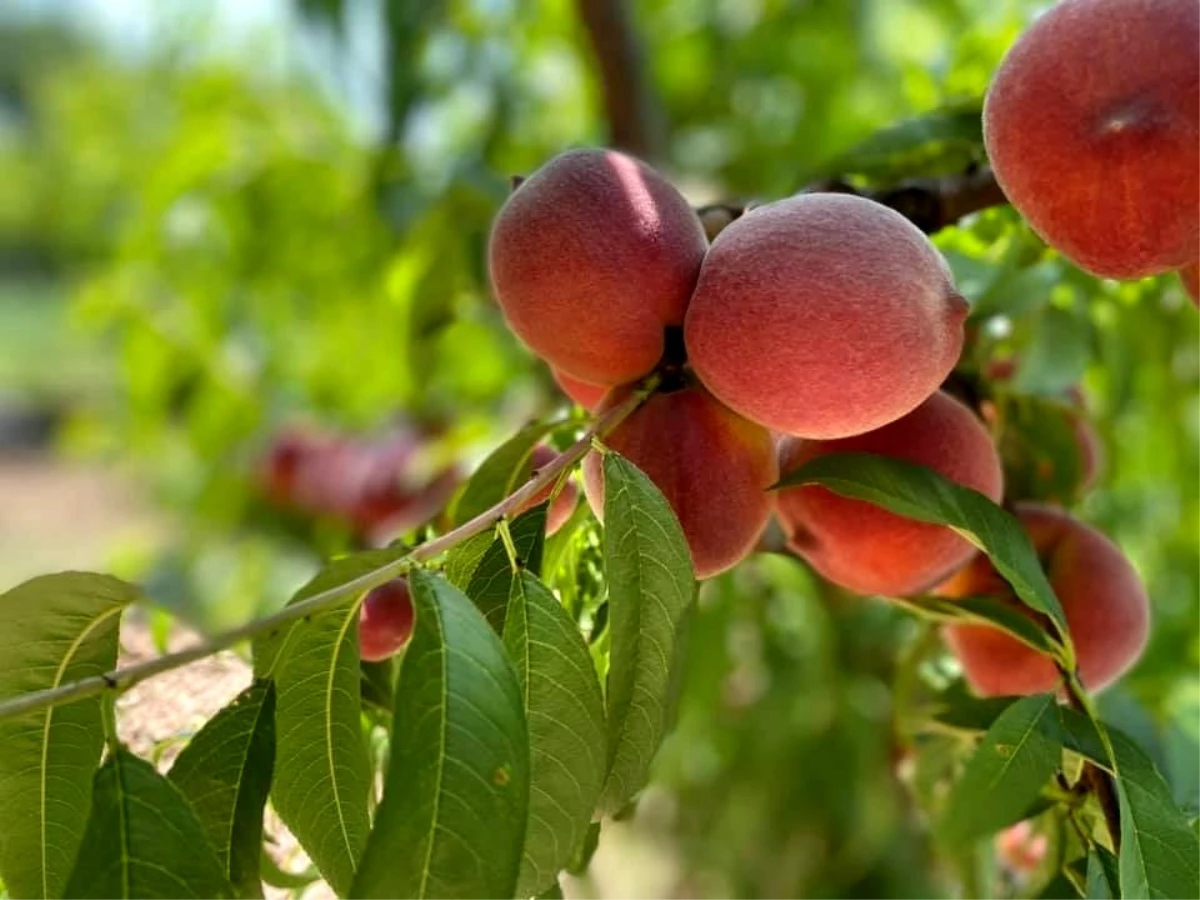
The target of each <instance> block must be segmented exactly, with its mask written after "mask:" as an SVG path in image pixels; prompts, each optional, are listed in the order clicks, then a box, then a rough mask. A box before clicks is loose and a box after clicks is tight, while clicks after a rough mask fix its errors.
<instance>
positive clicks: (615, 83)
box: [577, 0, 665, 160]
mask: <svg viewBox="0 0 1200 900" xmlns="http://www.w3.org/2000/svg"><path fill="white" fill-rule="evenodd" d="M577 8H578V10H579V19H580V21H581V22H582V23H583V28H584V31H585V32H586V33H587V37H588V41H589V42H590V43H591V45H592V53H593V54H594V55H595V57H596V63H597V65H598V67H599V70H600V84H601V88H602V90H603V93H604V111H605V115H606V117H607V118H608V127H609V132H610V135H609V137H610V140H611V141H612V144H613V146H614V147H618V148H620V149H622V150H627V151H629V152H630V153H633V154H634V155H636V156H640V157H643V158H644V159H648V160H655V159H657V158H659V157H660V156H661V155H662V153H661V151H662V143H663V136H664V132H665V128H664V120H663V113H662V109H661V107H660V106H659V104H658V103H657V101H656V98H655V94H654V90H653V88H652V86H651V85H650V82H649V79H648V78H647V77H646V67H645V64H644V62H643V60H644V54H643V53H642V47H641V42H640V41H639V40H638V36H637V32H636V31H635V29H634V26H633V21H632V19H633V17H632V15H631V13H630V10H629V5H628V3H627V2H626V0H578V3H577Z"/></svg>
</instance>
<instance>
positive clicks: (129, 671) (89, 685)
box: [0, 376, 657, 719]
mask: <svg viewBox="0 0 1200 900" xmlns="http://www.w3.org/2000/svg"><path fill="white" fill-rule="evenodd" d="M656 377H657V376H652V377H651V378H650V379H649V380H648V381H647V382H646V383H645V384H643V386H642V387H641V389H639V390H637V391H634V392H633V393H632V394H630V396H629V397H627V398H626V399H625V400H623V401H622V402H621V403H620V404H618V405H617V406H614V407H613V408H612V409H610V410H608V411H607V412H605V413H604V414H603V415H601V416H600V417H599V418H598V419H597V420H596V421H595V422H594V423H593V424H592V425H591V427H589V428H588V429H587V431H585V432H584V434H583V436H582V437H580V438H579V440H577V441H576V442H575V443H574V444H572V445H571V446H570V447H568V448H567V449H566V450H564V451H563V452H562V453H560V454H559V455H558V456H556V457H555V458H554V459H553V460H551V461H550V462H548V463H547V464H546V465H544V466H542V467H541V468H539V469H538V471H537V473H536V474H535V475H534V476H533V477H532V478H530V479H529V481H527V482H525V484H524V485H522V486H521V487H520V488H519V489H518V490H516V491H514V492H513V493H512V494H510V495H509V496H508V497H506V498H505V499H504V500H502V501H500V502H499V503H497V504H496V505H495V506H493V507H491V508H490V509H488V510H485V511H484V512H481V513H480V514H479V515H477V516H475V518H473V519H471V520H470V521H467V522H464V523H463V524H462V525H459V526H458V527H457V528H455V529H453V530H451V531H448V532H446V533H445V534H443V535H441V536H440V537H436V538H434V539H433V540H430V541H427V542H426V543H424V544H420V545H418V546H417V547H414V548H413V549H412V550H411V551H410V552H408V553H406V554H405V555H403V556H401V557H400V558H399V559H395V560H393V561H391V562H389V563H387V564H385V565H382V566H380V567H379V568H377V569H373V570H372V571H370V572H367V573H366V574H364V575H360V576H359V577H357V578H355V579H352V580H351V581H347V582H346V583H345V584H340V585H338V586H337V587H333V588H329V589H328V590H325V591H321V592H320V593H319V594H313V595H312V596H311V597H306V598H305V599H304V600H301V601H299V602H297V603H293V604H291V605H289V606H285V607H284V608H283V609H281V610H279V612H277V613H274V614H272V615H270V616H266V617H265V618H262V619H258V620H256V621H253V622H248V623H247V624H245V625H242V626H240V627H239V628H234V629H232V630H230V631H226V632H223V633H221V634H218V635H216V636H215V637H212V638H210V639H209V640H206V641H203V642H201V643H199V644H196V645H195V646H193V647H188V648H186V649H184V650H180V651H178V652H176V653H168V654H164V655H163V656H158V657H155V658H154V659H150V660H147V661H145V662H142V663H137V664H135V665H132V666H125V667H124V668H117V669H113V670H112V671H109V672H105V673H104V674H102V675H93V676H91V677H88V678H81V679H80V680H78V681H73V682H70V683H69V684H64V685H60V686H58V687H56V688H47V689H45V690H40V691H33V692H31V693H28V694H22V695H20V696H18V697H14V698H12V699H10V700H7V701H5V702H3V703H0V719H7V718H10V717H12V716H18V715H22V714H24V713H29V712H34V711H36V710H40V709H45V708H46V707H48V706H57V705H60V704H63V703H69V702H71V701H74V700H82V699H83V698H85V697H94V696H96V695H98V694H103V693H106V692H108V691H114V692H116V693H123V692H124V691H127V690H129V689H130V688H132V687H133V686H134V685H136V684H139V683H141V682H143V681H145V680H146V679H147V678H152V677H154V676H155V675H161V674H162V673H163V672H168V671H170V670H172V669H177V668H179V667H180V666H186V665H187V664H188V663H193V662H196V661H197V660H200V659H204V658H205V657H207V656H211V655H212V654H214V653H217V652H218V651H220V650H226V649H228V648H229V647H232V646H234V645H235V644H239V643H241V642H242V641H245V640H249V639H251V638H255V637H259V636H261V635H270V634H272V633H275V632H278V631H279V630H280V629H281V628H283V627H284V626H286V625H290V624H292V623H294V622H298V621H300V620H301V619H307V618H308V617H309V616H311V615H314V614H316V613H319V612H321V611H322V610H324V609H326V608H328V607H330V606H332V605H333V604H335V603H337V602H338V601H340V600H342V599H344V598H346V597H348V596H351V595H355V594H362V593H365V592H366V591H369V590H371V589H372V588H375V587H378V586H379V585H381V584H384V583H386V582H388V581H391V580H392V579H393V578H398V577H400V576H402V575H404V574H405V573H406V572H408V571H409V570H410V569H412V568H414V567H415V566H416V565H418V564H420V563H423V562H428V561H430V560H433V559H436V558H437V557H438V556H440V555H441V554H443V553H445V552H446V551H448V550H451V549H452V548H454V547H456V546H458V545H459V544H461V543H463V542H464V541H466V540H468V539H469V538H472V537H474V536H475V535H477V534H480V533H482V532H484V531H486V530H487V529H489V528H491V527H492V526H493V525H495V524H496V523H497V522H500V521H501V520H503V519H505V518H509V517H511V516H513V515H515V514H517V513H518V512H520V510H521V509H522V507H523V506H525V504H527V503H528V502H529V501H530V500H532V499H533V498H534V497H536V496H537V495H538V494H539V493H540V492H541V491H542V490H544V489H545V488H547V487H551V486H553V484H554V483H555V481H556V480H557V479H558V478H559V475H560V474H561V473H562V472H564V471H566V470H567V469H568V468H570V467H572V466H574V465H575V464H576V463H578V462H579V461H580V460H581V459H583V457H584V456H586V455H587V453H588V452H589V451H590V450H591V449H592V445H593V442H594V441H595V440H596V439H597V438H602V437H604V436H605V435H606V434H608V433H609V432H610V431H612V429H614V428H615V427H616V426H617V425H619V424H620V423H621V422H622V421H624V420H625V419H626V418H627V417H628V416H629V415H630V414H632V413H633V411H634V410H636V409H637V408H638V407H639V406H640V405H641V404H642V403H643V402H644V401H645V399H646V397H648V396H649V395H650V393H651V392H652V391H653V390H654V388H655V387H656Z"/></svg>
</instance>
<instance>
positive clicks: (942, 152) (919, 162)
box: [824, 100, 984, 182]
mask: <svg viewBox="0 0 1200 900" xmlns="http://www.w3.org/2000/svg"><path fill="white" fill-rule="evenodd" d="M982 111H983V103H982V101H980V100H971V101H966V102H959V103H956V104H953V105H950V106H946V107H942V108H941V109H935V110H933V111H931V112H928V113H925V114H924V115H921V116H916V117H914V118H911V119H905V120H903V121H901V122H898V123H896V124H895V125H889V126H887V127H885V128H882V129H880V130H879V131H877V132H875V133H874V134H873V135H871V136H870V137H869V138H867V139H866V140H865V141H862V142H861V143H859V144H857V145H855V146H854V147H853V148H851V149H850V150H848V151H847V152H846V153H844V154H842V155H841V156H838V157H835V158H834V159H833V161H832V162H830V163H829V164H828V165H827V166H825V167H824V172H825V173H826V174H827V175H829V176H838V175H843V176H844V175H863V176H865V177H867V178H871V179H873V180H876V181H888V182H895V181H900V180H902V179H905V178H912V177H917V176H930V175H944V174H951V173H957V172H962V171H964V170H966V169H967V167H968V166H970V165H972V164H974V163H979V162H981V161H982V160H983V158H984V151H983V116H982Z"/></svg>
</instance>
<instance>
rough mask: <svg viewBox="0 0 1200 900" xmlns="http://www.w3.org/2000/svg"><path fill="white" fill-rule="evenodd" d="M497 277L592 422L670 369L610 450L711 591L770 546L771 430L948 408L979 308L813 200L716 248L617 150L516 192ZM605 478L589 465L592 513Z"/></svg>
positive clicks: (905, 251) (887, 241)
mask: <svg viewBox="0 0 1200 900" xmlns="http://www.w3.org/2000/svg"><path fill="white" fill-rule="evenodd" d="M489 265H490V272H491V279H492V286H493V289H494V293H495V296H496V299H497V300H498V302H499V304H500V306H501V308H502V310H503V311H504V314H505V317H506V319H507V321H508V323H509V325H510V327H511V328H512V330H513V331H514V332H515V333H516V334H517V336H518V337H520V338H521V339H522V340H523V341H524V342H525V343H526V344H527V345H528V346H529V347H530V348H531V349H532V350H533V351H534V352H535V353H537V354H538V355H539V356H541V357H542V358H543V359H544V360H545V361H546V362H547V363H549V365H550V366H551V369H552V372H553V375H554V377H555V379H556V380H557V381H558V383H559V385H560V386H561V387H562V388H563V390H564V392H566V393H567V394H568V395H569V396H571V397H572V398H574V399H576V400H577V401H578V402H579V403H580V404H581V405H583V406H586V407H588V408H591V409H605V408H607V407H608V406H611V405H612V404H613V403H616V402H619V400H620V398H621V397H623V396H625V394H626V392H627V391H628V390H629V386H630V385H632V384H635V383H637V382H638V381H640V380H641V379H643V378H644V377H646V376H647V375H649V374H651V373H652V372H654V371H655V370H656V369H660V368H663V367H670V368H671V370H672V377H671V378H670V379H668V381H669V382H670V383H669V384H666V385H664V387H663V388H662V389H660V391H659V392H658V393H656V394H655V396H654V397H653V398H652V399H651V400H650V401H649V402H647V403H646V404H645V405H643V406H642V407H641V408H639V409H638V410H637V411H636V412H635V413H634V414H633V415H631V416H630V417H629V418H628V419H626V420H625V421H624V422H622V423H621V424H620V425H619V426H618V427H617V428H616V430H615V431H614V432H613V433H612V434H611V435H609V436H608V438H607V440H608V443H609V444H610V445H611V446H612V447H614V448H615V449H617V450H618V451H619V452H622V453H624V454H625V455H626V456H628V458H629V459H630V460H631V461H633V462H634V464H636V465H637V466H638V467H639V468H641V469H642V470H643V471H645V472H647V473H648V474H649V475H650V477H651V478H652V479H653V480H654V481H655V483H656V484H657V485H658V487H659V488H660V489H661V490H662V491H663V493H664V495H665V496H666V498H667V501H668V502H669V503H670V505H671V507H672V509H673V510H674V511H675V513H676V516H677V517H678V518H679V520H680V522H681V524H682V526H683V530H684V534H685V536H686V537H687V538H688V543H689V547H690V548H691V552H692V560H693V563H694V565H695V570H696V574H697V576H698V577H700V578H707V577H709V576H712V575H715V574H717V573H719V572H723V571H725V570H726V569H728V568H730V567H731V566H733V565H735V564H736V563H737V562H738V561H740V560H741V559H743V558H744V557H745V556H746V555H747V554H748V553H749V552H750V550H751V549H752V548H753V546H754V545H755V543H756V542H757V540H758V538H759V536H760V535H761V533H762V531H763V529H764V528H765V526H766V524H767V520H768V518H769V516H770V512H771V506H772V504H771V500H770V496H769V494H768V493H767V488H769V487H770V486H771V485H772V484H773V483H774V482H775V481H776V479H777V477H778V459H777V455H776V450H775V446H774V441H773V436H772V433H773V432H777V433H780V434H786V435H793V436H799V437H806V438H830V439H833V438H842V437H848V436H851V435H856V434H861V433H863V432H866V431H870V430H872V429H874V428H878V427H880V426H883V425H886V424H887V423H889V422H892V421H894V420H896V419H897V418H899V417H901V416H903V415H905V414H906V413H908V412H910V411H911V410H913V409H914V408H915V407H917V406H918V405H919V404H921V403H922V402H924V401H925V400H926V399H927V398H928V397H929V396H930V395H931V394H932V393H933V392H934V391H935V390H937V387H938V385H939V384H940V383H941V381H942V379H944V378H945V377H946V375H947V374H948V373H949V372H950V370H951V369H952V368H953V366H954V364H955V362H956V360H957V359H958V356H959V353H960V352H961V349H962V340H963V330H962V323H963V321H964V319H965V317H966V312H967V305H966V303H965V301H964V300H963V299H962V297H961V296H959V294H958V293H957V292H956V291H955V289H954V285H953V281H952V279H951V276H950V272H949V269H948V268H947V266H946V263H945V261H944V260H943V259H942V257H941V256H940V255H939V254H938V252H937V251H936V250H935V249H934V248H933V246H932V245H931V244H930V243H929V241H928V239H927V238H926V237H925V236H924V235H923V234H922V233H921V232H920V231H919V230H918V229H917V228H916V227H915V226H913V225H912V224H911V223H910V222H908V220H906V219H905V218H904V217H903V216H901V215H899V214H898V213H896V212H894V211H893V210H891V209H888V208H886V207H884V206H881V205H879V204H876V203H873V202H871V201H869V200H865V199H862V198H860V197H854V196H849V195H841V194H805V195H800V196H796V197H792V198H789V199H787V200H783V201H780V202H778V203H774V204H770V205H767V206H762V207H758V208H756V209H754V210H752V211H751V212H749V213H747V214H746V215H744V216H743V217H742V218H740V219H738V220H736V221H735V222H733V223H732V224H730V225H729V226H728V227H726V228H725V229H724V230H723V231H722V232H721V233H720V234H719V235H718V236H717V238H716V239H715V240H714V241H713V242H712V244H711V245H710V244H709V241H708V239H707V237H706V236H705V232H704V228H703V227H702V225H701V223H700V220H699V218H698V217H697V216H696V214H695V212H694V211H693V210H692V208H691V207H690V206H689V205H688V203H687V201H686V200H685V199H684V198H683V196H682V195H680V194H679V192H678V191H676V190H675V188H674V187H673V186H672V185H670V184H669V183H668V182H667V181H666V180H665V179H664V178H662V176H661V175H659V174H658V173H657V172H655V171H654V170H653V169H651V168H650V167H648V166H646V165H645V164H644V163H642V162H640V161H639V160H636V159H633V158H632V157H629V156H626V155H624V154H621V153H617V152H614V151H606V150H577V151H572V152H568V153H564V154H563V155H561V156H559V157H557V158H556V159H554V160H552V161H551V162H549V163H548V164H547V165H545V166H543V167H542V168H541V169H540V170H538V171H537V172H536V173H534V174H533V175H532V176H531V177H530V178H528V179H527V180H526V181H524V182H523V183H522V184H521V185H520V187H518V188H517V190H516V191H515V192H514V193H513V194H512V196H511V197H510V198H509V200H508V202H507V203H506V204H505V205H504V208H503V209H502V210H501V211H500V213H499V215H498V216H497V218H496V221H495V224H494V226H493V229H492V235H491V241H490V245H489ZM680 346H681V351H682V352H679V350H678V349H677V348H679V347H680ZM674 357H678V358H674ZM685 362H686V365H684V363H685ZM602 480H603V479H602V477H601V472H600V466H599V463H598V461H596V460H592V461H589V462H588V463H586V464H585V471H584V481H585V490H586V493H587V496H588V500H589V502H590V503H591V504H592V507H593V509H595V510H596V511H597V513H600V512H601V511H602V508H603V499H602V498H603V484H602Z"/></svg>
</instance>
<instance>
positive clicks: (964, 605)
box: [893, 595, 1056, 653]
mask: <svg viewBox="0 0 1200 900" xmlns="http://www.w3.org/2000/svg"><path fill="white" fill-rule="evenodd" d="M893 599H894V601H895V603H896V604H897V605H899V606H903V607H904V608H906V609H908V610H910V611H912V612H915V613H916V614H917V615H920V616H924V617H925V618H928V619H933V620H935V621H938V622H958V623H971V624H974V625H991V626H992V627H993V628H998V629H1000V630H1001V631H1004V632H1007V633H1008V634H1009V635H1011V636H1012V637H1014V638H1016V639H1017V640H1018V641H1020V642H1021V643H1023V644H1025V645H1026V646H1029V647H1032V648H1033V649H1034V650H1038V651H1040V652H1042V653H1053V652H1054V650H1055V647H1056V645H1055V644H1054V642H1053V639H1052V638H1050V637H1049V635H1047V634H1046V632H1044V631H1042V629H1040V628H1038V626H1037V624H1036V623H1035V622H1034V621H1033V620H1031V619H1030V618H1029V617H1028V616H1026V615H1024V614H1022V613H1021V612H1020V610H1018V609H1014V608H1013V607H1012V605H1010V604H1009V603H1008V602H1006V601H1004V600H1002V599H999V598H997V597H961V598H959V597H956V598H954V599H952V600H951V599H947V598H945V597H936V596H933V595H927V596H920V597H896V598H893Z"/></svg>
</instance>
